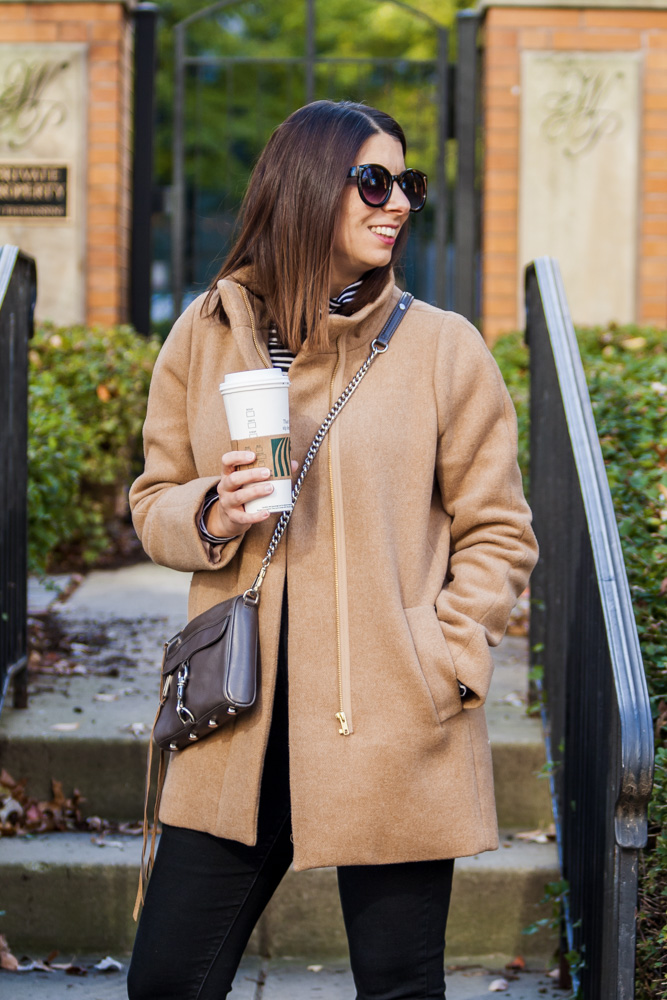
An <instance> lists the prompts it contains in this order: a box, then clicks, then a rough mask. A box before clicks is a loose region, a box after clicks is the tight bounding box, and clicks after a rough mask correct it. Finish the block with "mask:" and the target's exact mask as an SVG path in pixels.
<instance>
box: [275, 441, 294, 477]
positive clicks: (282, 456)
mask: <svg viewBox="0 0 667 1000" xmlns="http://www.w3.org/2000/svg"><path fill="white" fill-rule="evenodd" d="M271 450H272V452H273V475H274V476H275V477H276V479H285V478H288V477H291V475H292V469H291V467H290V447H289V438H288V437H277V438H271Z"/></svg>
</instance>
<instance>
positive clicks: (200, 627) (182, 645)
mask: <svg viewBox="0 0 667 1000" xmlns="http://www.w3.org/2000/svg"><path fill="white" fill-rule="evenodd" d="M237 600H241V598H240V597H238V598H237V597H234V598H232V599H231V600H229V601H223V602H222V603H221V604H216V605H214V607H212V608H209V609H208V611H204V612H203V614H201V615H197V617H196V618H193V619H192V621H190V622H188V624H187V625H186V626H185V628H184V629H182V630H181V631H180V632H179V633H178V634H177V635H175V636H174V638H173V639H170V640H169V643H168V644H167V654H166V656H165V658H164V664H163V667H162V674H163V675H165V676H166V675H167V674H171V673H173V672H174V670H176V668H177V667H178V666H180V664H181V663H183V661H184V660H187V659H189V658H190V657H191V656H192V655H193V654H194V653H196V652H198V650H200V649H205V648H206V647H207V646H210V645H212V643H214V642H217V641H218V640H219V639H220V638H221V637H222V636H223V635H224V633H225V630H226V629H227V627H228V625H229V621H230V618H231V616H232V614H233V613H234V605H235V603H236V601H237Z"/></svg>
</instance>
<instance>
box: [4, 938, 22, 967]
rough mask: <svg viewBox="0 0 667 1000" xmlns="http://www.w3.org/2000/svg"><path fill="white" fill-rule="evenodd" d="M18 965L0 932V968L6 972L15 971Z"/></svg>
mask: <svg viewBox="0 0 667 1000" xmlns="http://www.w3.org/2000/svg"><path fill="white" fill-rule="evenodd" d="M18 967H19V963H18V959H16V958H15V957H14V955H12V953H11V951H10V950H9V945H8V944H7V938H6V937H5V935H4V934H0V969H6V970H7V972H16V971H17V969H18Z"/></svg>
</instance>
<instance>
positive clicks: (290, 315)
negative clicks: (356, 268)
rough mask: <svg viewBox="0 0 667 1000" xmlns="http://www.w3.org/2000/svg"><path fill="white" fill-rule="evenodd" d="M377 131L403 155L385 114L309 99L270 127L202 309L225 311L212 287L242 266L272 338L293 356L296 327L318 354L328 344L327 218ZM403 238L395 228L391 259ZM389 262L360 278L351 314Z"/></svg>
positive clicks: (374, 291)
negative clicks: (272, 328)
mask: <svg viewBox="0 0 667 1000" xmlns="http://www.w3.org/2000/svg"><path fill="white" fill-rule="evenodd" d="M380 132H385V133H387V135H390V136H392V137H393V138H394V139H397V140H398V141H399V142H400V143H401V146H402V148H403V153H404V154H405V151H406V142H405V135H404V133H403V129H402V128H401V126H400V125H399V124H398V122H396V121H395V120H394V119H393V118H392V117H391V116H390V115H387V114H385V113H384V112H383V111H378V110H377V109H376V108H370V107H367V106H366V105H364V104H353V103H352V102H351V101H340V102H334V101H315V102H314V103H312V104H307V105H306V106H305V107H303V108H300V109H299V110H298V111H295V112H294V113H293V114H292V115H290V116H289V118H287V119H286V120H285V121H284V122H283V123H282V125H279V126H278V128H277V129H276V130H275V131H274V133H273V135H272V136H271V138H270V139H269V141H268V143H267V144H266V146H265V147H264V150H263V152H262V154H261V156H260V158H259V160H258V161H257V165H256V167H255V169H254V171H253V173H252V177H251V178H250V183H249V184H248V189H247V191H246V195H245V198H244V201H243V205H242V208H241V214H240V232H239V235H238V237H237V239H236V242H235V243H234V246H233V247H232V249H231V251H230V253H229V255H228V257H227V259H226V260H225V262H224V264H223V266H222V268H221V270H220V272H219V274H218V275H217V276H216V277H215V279H214V280H213V282H212V283H211V287H210V289H209V294H208V296H207V298H206V302H205V306H208V307H209V308H211V311H212V312H214V313H215V312H216V311H217V312H219V314H220V315H221V317H222V318H224V314H223V311H222V305H221V303H220V300H219V298H218V300H217V302H216V301H215V295H216V284H217V282H218V281H219V280H220V279H221V278H227V277H229V275H231V274H233V273H234V272H235V271H237V270H238V269H239V268H241V267H244V266H247V265H251V266H252V270H253V275H254V279H255V283H256V285H257V287H258V288H259V289H260V290H261V294H262V296H263V297H264V301H265V303H266V307H267V309H268V313H269V316H270V319H271V320H273V322H275V324H276V326H277V328H278V331H279V335H280V339H281V340H282V341H283V343H284V344H285V346H286V347H288V348H289V349H290V350H291V351H293V352H294V353H296V352H297V351H298V349H299V347H300V346H301V342H302V330H307V331H308V335H309V339H310V343H311V344H312V346H313V347H314V348H315V349H316V350H317V349H320V348H322V347H324V346H325V345H326V343H327V318H328V303H329V286H330V276H331V257H332V247H333V241H334V233H335V227H336V220H337V217H338V212H339V207H340V203H341V199H342V195H343V190H344V187H345V183H346V179H347V174H348V171H349V169H350V167H351V166H353V165H354V164H355V163H356V159H355V157H356V155H357V153H358V151H359V150H360V148H361V146H362V145H363V144H364V142H365V141H366V140H367V139H369V138H370V137H371V136H372V135H374V134H377V133H380ZM406 239H407V227H406V226H403V227H402V228H401V231H400V233H399V235H398V238H397V240H396V243H395V245H394V249H393V253H392V263H393V262H394V261H395V260H397V259H398V257H399V256H400V254H401V251H402V250H403V247H404V245H405V241H406ZM391 266H392V264H387V265H386V266H385V267H377V268H374V269H372V270H371V271H369V272H368V273H367V276H366V278H365V280H364V282H363V284H362V285H361V288H360V289H359V291H358V292H357V295H356V296H355V299H354V305H353V307H352V308H353V309H354V311H356V310H358V309H360V308H361V307H362V306H364V305H365V304H366V303H368V302H370V301H372V300H373V299H374V298H376V297H377V295H378V293H379V291H380V289H381V288H382V287H383V286H384V284H385V282H386V280H387V274H388V272H389V270H390V268H391Z"/></svg>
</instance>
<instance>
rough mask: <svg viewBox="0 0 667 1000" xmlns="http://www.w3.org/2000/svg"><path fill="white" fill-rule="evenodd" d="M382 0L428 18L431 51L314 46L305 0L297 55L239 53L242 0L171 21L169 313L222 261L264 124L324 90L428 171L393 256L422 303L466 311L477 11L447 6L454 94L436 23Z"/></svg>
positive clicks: (473, 296)
mask: <svg viewBox="0 0 667 1000" xmlns="http://www.w3.org/2000/svg"><path fill="white" fill-rule="evenodd" d="M370 2H373V3H375V0H370ZM388 2H390V3H391V4H393V5H394V6H395V7H398V8H401V9H403V10H405V11H406V12H408V14H409V15H410V16H411V17H413V18H416V19H419V21H420V22H422V23H425V24H427V25H428V30H429V32H430V33H432V45H433V48H434V50H435V54H434V57H433V58H424V59H411V58H406V59H396V58H382V57H377V56H376V57H371V56H368V57H363V58H362V57H352V56H341V57H332V56H324V55H318V54H317V51H316V45H315V13H316V7H315V3H316V0H304V3H305V8H304V13H305V17H304V27H305V31H304V44H303V53H302V54H301V55H293V54H285V55H282V54H278V55H263V56H261V57H260V56H257V55H249V54H247V53H246V52H244V51H243V48H244V46H243V34H244V25H245V24H247V23H250V20H251V19H252V18H253V17H256V16H257V9H258V5H257V4H254V5H250V8H251V9H250V13H249V14H248V15H246V17H247V19H248V20H247V21H246V20H244V15H243V11H244V10H245V9H246V8H248V6H249V4H248V2H247V0H245V2H244V0H219V2H217V3H214V4H212V5H211V6H209V7H206V8H205V9H203V10H201V11H197V12H196V13H194V14H192V15H191V16H190V17H188V18H186V19H185V20H183V21H181V22H180V23H179V24H177V25H176V26H175V28H174V59H175V64H174V131H173V187H172V190H171V192H170V194H171V205H170V210H171V291H172V303H173V312H174V315H177V314H178V313H179V312H180V310H181V308H182V307H183V305H184V304H186V303H187V301H188V300H189V299H190V298H192V297H193V296H194V295H196V294H198V292H200V291H201V290H203V289H204V288H205V287H207V285H208V284H209V282H210V281H211V279H212V278H213V276H214V275H215V273H216V272H217V270H218V268H219V265H220V263H221V261H222V260H223V259H224V257H225V255H226V252H227V250H228V249H229V247H230V245H231V240H232V233H233V228H234V223H235V220H236V217H237V214H238V209H239V206H240V202H241V198H242V195H243V191H244V189H245V185H246V183H247V178H248V175H249V173H250V170H251V169H252V165H253V163H254V161H255V160H256V158H257V156H258V155H259V152H260V151H261V149H262V148H263V146H264V145H265V143H266V141H267V139H268V137H269V135H270V133H271V131H272V130H273V128H274V127H275V126H276V125H277V124H278V123H279V122H280V121H282V120H283V119H284V118H285V117H286V116H287V115H288V114H290V113H291V112H292V111H293V110H295V109H296V108H297V107H299V106H301V105H302V104H304V103H307V102H309V101H311V100H317V99H320V98H329V99H332V100H341V99H347V100H358V101H364V102H365V103H368V104H372V105H376V106H379V107H381V108H382V109H383V110H386V111H388V112H389V113H390V114H393V115H394V116H395V117H396V118H397V119H398V121H400V122H401V124H402V125H403V127H404V129H405V131H406V135H407V139H408V147H409V156H408V165H413V166H418V167H420V168H421V169H425V170H426V172H427V173H428V174H429V179H430V185H429V201H428V203H427V207H426V209H425V210H424V213H423V214H422V216H420V218H419V220H418V222H417V224H416V225H414V226H413V227H412V231H411V233H410V239H409V245H408V250H407V253H406V255H405V257H404V262H403V271H404V281H405V284H406V286H407V287H409V288H410V290H411V291H413V292H414V293H415V294H416V295H417V296H418V297H420V298H422V299H425V300H426V301H430V302H433V303H435V304H436V305H439V306H441V307H443V308H456V309H458V311H460V312H462V313H464V314H465V315H467V316H468V317H469V318H470V319H472V320H475V319H476V318H477V316H478V314H479V309H478V304H477V302H478V298H479V288H478V282H477V280H476V278H475V275H476V272H477V258H478V249H479V238H478V232H479V208H478V201H479V199H478V186H477V183H476V178H477V171H476V169H475V159H476V156H477V131H478V110H477V109H478V103H479V102H478V86H477V83H478V77H479V60H478V49H477V35H478V31H477V29H478V26H479V15H477V14H476V13H472V12H470V11H467V12H464V13H463V14H462V15H460V16H459V25H460V28H459V39H458V40H459V62H458V64H459V66H460V67H461V68H462V71H463V72H464V73H465V76H466V79H465V85H464V86H461V87H460V88H459V90H458V93H457V95H456V101H455V100H454V94H453V88H452V81H453V73H452V68H451V67H450V65H449V37H448V32H447V30H446V29H445V28H444V27H443V26H442V25H440V24H438V23H437V22H436V21H435V20H433V19H432V18H431V17H429V16H428V15H426V14H424V13H422V12H421V11H417V10H415V9H414V8H412V7H409V6H408V5H407V4H405V3H402V2H401V0H388ZM261 6H262V7H267V6H268V5H261ZM202 22H206V26H207V27H208V26H209V25H210V31H211V32H214V31H218V32H219V35H218V45H221V44H222V45H223V47H224V45H225V44H226V46H227V49H228V51H227V52H225V53H220V52H212V51H210V46H209V47H208V51H207V45H206V39H205V38H203V37H202V34H203V26H202ZM196 26H199V29H198V30H199V31H200V35H199V40H198V43H197V44H196V45H195V48H197V49H198V51H195V52H190V51H189V50H188V41H189V34H188V33H189V32H190V31H191V30H192V29H195V28H196ZM206 34H208V31H207V32H206ZM454 119H456V126H457V128H456V133H457V138H458V146H459V167H460V169H459V170H458V175H457V179H456V182H455V181H454V177H453V176H451V175H453V173H454V172H455V171H454V170H453V169H452V168H453V163H451V156H450V157H449V158H448V139H449V138H450V137H451V136H452V135H453V125H454ZM212 120H215V121H217V122H219V143H217V144H212V143H211V142H210V138H209V139H208V140H207V139H206V138H205V137H206V136H207V135H208V136H209V137H210V134H211V132H210V130H211V121H212ZM207 142H208V145H207ZM212 145H215V147H216V148H212ZM454 199H455V201H456V205H457V209H458V207H459V206H460V211H457V213H455V216H456V219H457V223H456V226H455V225H454V222H453V218H454V213H452V210H451V209H452V202H453V201H454ZM455 237H456V239H457V244H458V245H457V252H456V254H455V253H454V250H453V242H454V238H455ZM455 258H456V261H457V263H458V267H456V268H455V265H454V260H455Z"/></svg>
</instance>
